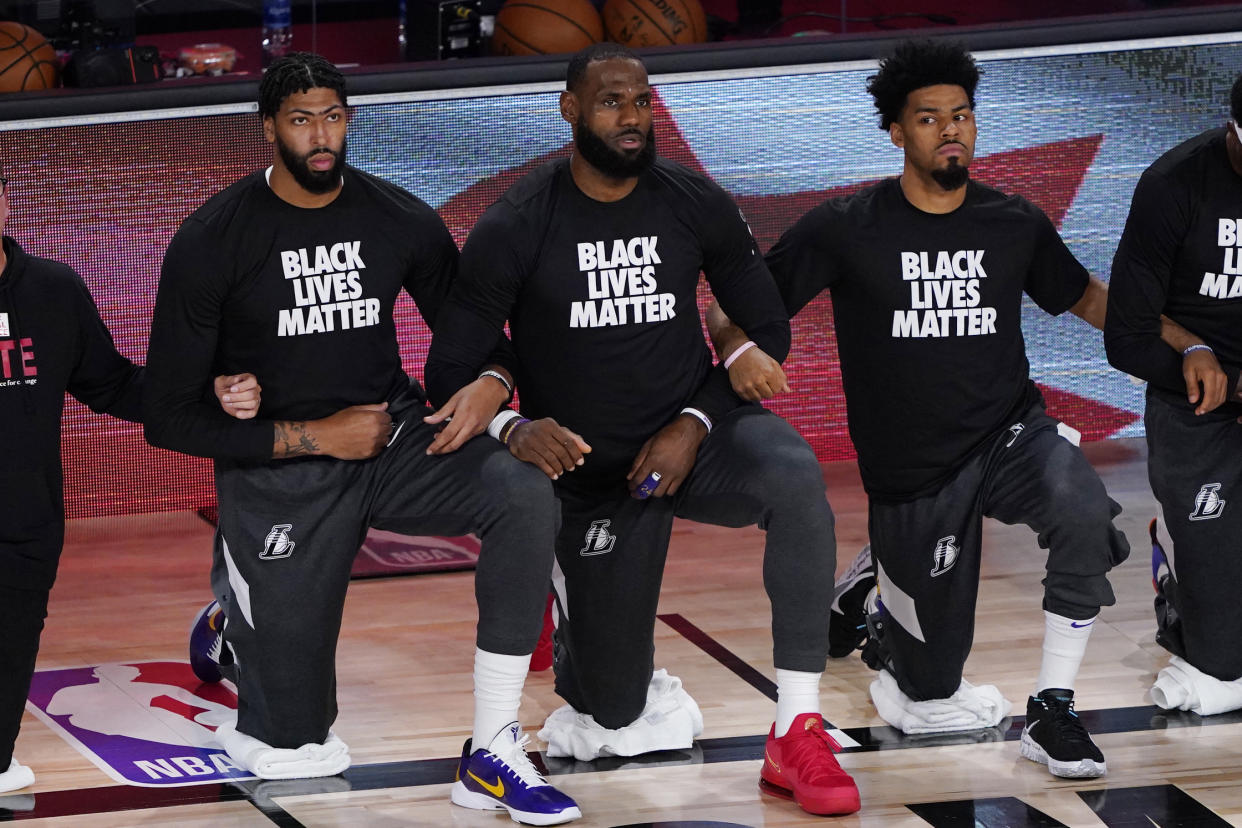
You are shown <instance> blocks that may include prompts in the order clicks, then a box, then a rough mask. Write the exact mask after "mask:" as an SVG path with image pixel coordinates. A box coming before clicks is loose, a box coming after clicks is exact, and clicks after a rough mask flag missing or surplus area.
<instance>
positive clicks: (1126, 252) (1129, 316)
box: [1104, 170, 1238, 393]
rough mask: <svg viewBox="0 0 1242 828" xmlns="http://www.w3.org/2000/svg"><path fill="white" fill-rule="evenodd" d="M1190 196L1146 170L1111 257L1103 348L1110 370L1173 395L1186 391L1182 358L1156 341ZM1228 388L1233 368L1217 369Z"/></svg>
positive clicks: (1232, 384)
mask: <svg viewBox="0 0 1242 828" xmlns="http://www.w3.org/2000/svg"><path fill="white" fill-rule="evenodd" d="M1191 199H1192V195H1191V193H1190V192H1188V191H1187V190H1186V189H1185V187H1183V186H1178V185H1177V184H1175V183H1174V182H1173V181H1172V180H1171V179H1168V178H1165V177H1163V176H1159V175H1157V174H1155V173H1153V172H1151V171H1150V170H1149V171H1147V172H1145V173H1143V176H1142V178H1140V179H1139V183H1138V187H1136V188H1135V190H1134V198H1133V199H1132V200H1131V202H1130V215H1129V216H1128V217H1127V218H1126V226H1125V230H1124V231H1123V232H1122V234H1121V241H1120V242H1119V243H1118V245H1117V254H1116V255H1115V256H1114V257H1113V272H1112V275H1111V276H1110V277H1109V285H1108V315H1107V316H1106V317H1105V319H1104V348H1105V350H1106V351H1107V352H1108V361H1109V363H1111V364H1112V366H1113V367H1114V368H1117V369H1118V370H1121V371H1125V372H1126V373H1127V374H1130V375H1131V376H1135V377H1138V378H1139V379H1143V380H1146V381H1147V382H1150V383H1152V384H1153V385H1155V386H1157V387H1160V388H1164V389H1166V390H1168V391H1172V392H1175V393H1180V392H1184V391H1185V390H1186V383H1185V381H1184V380H1183V378H1182V357H1181V356H1180V355H1179V354H1178V353H1177V352H1176V351H1174V350H1173V349H1172V348H1170V347H1169V346H1168V345H1167V344H1166V343H1165V342H1164V340H1162V339H1161V338H1160V315H1161V314H1162V313H1163V312H1164V308H1165V303H1166V300H1167V299H1168V293H1169V284H1170V282H1171V280H1172V278H1173V264H1174V261H1175V259H1176V257H1177V251H1178V248H1179V247H1181V244H1182V240H1183V239H1184V238H1185V235H1186V232H1187V229H1188V228H1189V226H1190V219H1191V212H1192V203H1191ZM1221 367H1222V368H1224V370H1225V373H1226V374H1227V375H1228V377H1229V387H1230V388H1234V387H1236V386H1237V382H1238V367H1237V366H1223V365H1222V366H1221Z"/></svg>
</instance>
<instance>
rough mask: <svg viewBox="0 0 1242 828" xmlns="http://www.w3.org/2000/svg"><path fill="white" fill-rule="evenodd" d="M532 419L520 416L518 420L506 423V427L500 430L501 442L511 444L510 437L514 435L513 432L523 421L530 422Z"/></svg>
mask: <svg viewBox="0 0 1242 828" xmlns="http://www.w3.org/2000/svg"><path fill="white" fill-rule="evenodd" d="M529 422H530V420H528V419H526V418H525V417H518V418H517V419H516V420H510V421H509V422H507V423H505V427H504V428H502V429H501V430H500V442H502V443H504V444H505V445H506V446H507V445H509V438H510V437H512V436H513V432H514V431H515V430H516V429H517V427H518V426H520V425H522V424H523V423H529Z"/></svg>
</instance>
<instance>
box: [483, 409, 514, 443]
mask: <svg viewBox="0 0 1242 828" xmlns="http://www.w3.org/2000/svg"><path fill="white" fill-rule="evenodd" d="M521 416H522V415H521V414H519V413H517V412H516V411H514V410H513V409H512V408H506V409H505V410H504V411H501V412H500V413H499V414H497V415H496V416H495V417H492V421H491V422H490V423H488V424H487V433H488V434H490V435H492V436H493V437H495V438H496V439H497V440H499V439H500V431H501V429H503V428H504V427H505V426H506V425H508V423H509V421H510V420H513V419H516V418H518V417H521Z"/></svg>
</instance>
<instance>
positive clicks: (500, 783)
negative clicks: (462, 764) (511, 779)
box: [466, 771, 505, 796]
mask: <svg viewBox="0 0 1242 828" xmlns="http://www.w3.org/2000/svg"><path fill="white" fill-rule="evenodd" d="M466 775H467V776H469V777H470V778H471V779H473V780H474V781H475V782H478V783H479V784H480V785H482V786H483V787H484V788H486V789H487V792H488V793H490V794H491V795H492V796H504V795H505V782H504V780H503V779H501V778H500V777H499V776H497V777H496V784H495V785H491V784H488V783H487V782H484V781H483V780H482V779H480V778H479V777H477V776H475V775H474V771H466Z"/></svg>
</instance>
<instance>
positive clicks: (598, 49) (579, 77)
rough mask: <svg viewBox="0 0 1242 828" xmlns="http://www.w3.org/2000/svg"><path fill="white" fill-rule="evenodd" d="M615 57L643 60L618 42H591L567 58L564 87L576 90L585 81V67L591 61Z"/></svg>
mask: <svg viewBox="0 0 1242 828" xmlns="http://www.w3.org/2000/svg"><path fill="white" fill-rule="evenodd" d="M615 58H620V59H622V60H633V61H637V62H638V63H640V64H641V63H642V62H643V59H642V58H640V57H639V56H638V55H636V54H634V52H633V51H632V50H630V49H627V48H625V47H624V46H622V45H621V44H620V43H609V42H605V43H592V44H591V45H590V46H587V47H585V48H583V49H581V50H579V51H578V52H577V53H576V54H575V55H574V56H573V57H571V58H570V59H569V65H568V66H567V67H565V88H566V89H567V90H568V91H570V92H577V91H578V90H579V89H581V88H582V84H583V82H585V81H586V73H587V67H589V66H590V65H591V64H592V63H597V62H599V61H602V60H613V59H615ZM644 68H646V67H645V66H644Z"/></svg>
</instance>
